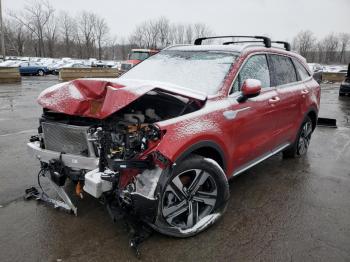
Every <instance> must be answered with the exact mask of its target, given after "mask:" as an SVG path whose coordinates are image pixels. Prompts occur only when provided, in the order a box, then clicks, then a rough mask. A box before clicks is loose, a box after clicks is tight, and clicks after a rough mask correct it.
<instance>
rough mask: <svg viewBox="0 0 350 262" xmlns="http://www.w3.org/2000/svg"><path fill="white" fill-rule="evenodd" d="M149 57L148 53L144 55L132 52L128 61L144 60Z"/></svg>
mask: <svg viewBox="0 0 350 262" xmlns="http://www.w3.org/2000/svg"><path fill="white" fill-rule="evenodd" d="M148 57H149V53H145V52H133V53H131V54H130V57H129V59H130V60H141V61H143V60H145V59H146V58H148Z"/></svg>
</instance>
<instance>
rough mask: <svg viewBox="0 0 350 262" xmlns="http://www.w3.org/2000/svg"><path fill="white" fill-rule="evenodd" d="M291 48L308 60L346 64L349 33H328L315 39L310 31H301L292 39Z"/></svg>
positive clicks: (348, 56)
mask: <svg viewBox="0 0 350 262" xmlns="http://www.w3.org/2000/svg"><path fill="white" fill-rule="evenodd" d="M293 49H294V50H296V51H297V52H298V53H300V54H301V55H302V56H304V57H305V58H306V59H307V60H308V61H309V62H316V63H322V64H331V63H340V64H347V63H350V52H349V49H350V34H349V33H339V34H335V33H330V34H328V35H327V36H325V37H324V38H322V39H317V38H316V37H315V35H314V34H313V33H312V32H311V31H309V30H307V31H301V32H299V33H298V34H297V35H296V36H295V37H294V39H293Z"/></svg>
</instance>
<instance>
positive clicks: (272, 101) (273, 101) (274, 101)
mask: <svg viewBox="0 0 350 262" xmlns="http://www.w3.org/2000/svg"><path fill="white" fill-rule="evenodd" d="M280 101H281V99H280V98H279V97H278V96H275V97H273V98H270V99H269V104H272V105H273V104H276V103H278V102H280Z"/></svg>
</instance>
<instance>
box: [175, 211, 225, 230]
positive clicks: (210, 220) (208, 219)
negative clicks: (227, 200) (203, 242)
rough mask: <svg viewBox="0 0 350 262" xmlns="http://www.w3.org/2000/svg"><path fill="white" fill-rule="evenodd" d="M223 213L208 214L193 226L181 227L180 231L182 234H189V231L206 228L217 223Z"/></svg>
mask: <svg viewBox="0 0 350 262" xmlns="http://www.w3.org/2000/svg"><path fill="white" fill-rule="evenodd" d="M220 216H221V215H220V214H219V213H214V214H210V215H207V216H205V217H203V218H202V219H201V220H199V222H198V223H197V224H195V225H194V226H193V227H191V228H188V229H180V232H181V233H182V234H189V233H195V232H198V231H200V230H202V229H204V228H205V227H206V226H208V225H210V224H213V223H215V221H216V220H217V219H218V218H219V217H220Z"/></svg>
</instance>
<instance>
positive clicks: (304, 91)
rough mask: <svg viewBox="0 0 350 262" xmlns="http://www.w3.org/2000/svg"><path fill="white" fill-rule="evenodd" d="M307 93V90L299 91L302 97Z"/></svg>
mask: <svg viewBox="0 0 350 262" xmlns="http://www.w3.org/2000/svg"><path fill="white" fill-rule="evenodd" d="M308 93H309V90H307V89H304V90H302V91H301V94H302V95H307V94H308Z"/></svg>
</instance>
